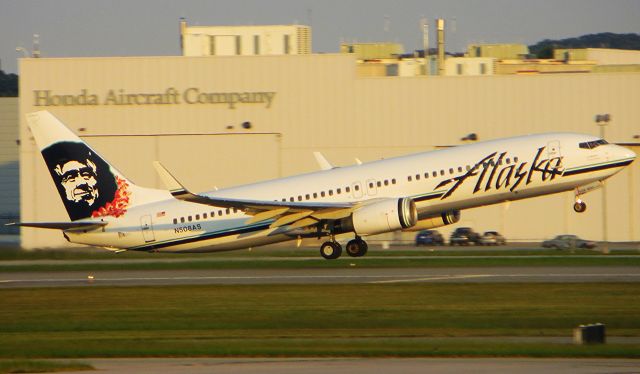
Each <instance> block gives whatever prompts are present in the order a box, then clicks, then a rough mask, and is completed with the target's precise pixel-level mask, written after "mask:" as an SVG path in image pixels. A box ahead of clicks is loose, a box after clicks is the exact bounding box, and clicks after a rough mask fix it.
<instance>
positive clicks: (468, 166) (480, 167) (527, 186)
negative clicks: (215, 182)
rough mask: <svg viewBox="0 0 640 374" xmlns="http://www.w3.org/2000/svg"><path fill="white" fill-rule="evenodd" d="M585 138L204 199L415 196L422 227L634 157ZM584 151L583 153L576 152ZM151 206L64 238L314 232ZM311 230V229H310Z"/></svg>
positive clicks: (514, 142) (118, 244)
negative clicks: (427, 221) (439, 218)
mask: <svg viewBox="0 0 640 374" xmlns="http://www.w3.org/2000/svg"><path fill="white" fill-rule="evenodd" d="M596 141H598V138H596V137H593V136H589V135H580V134H570V133H548V134H540V135H529V136H520V137H514V138H508V139H500V140H493V141H486V142H479V143H476V144H469V145H463V146H458V147H452V148H446V149H442V150H437V151H431V152H424V153H418V154H413V155H409V156H404V157H397V158H392V159H387V160H380V161H375V162H370V163H365V164H362V165H353V166H347V167H340V168H334V169H331V170H323V171H318V172H314V173H309V174H303V175H297V176H291V177H286V178H280V179H275V180H270V181H265V182H259V183H254V184H249V185H243V186H239V187H233V188H227V189H223V190H218V191H211V192H207V193H205V194H204V195H206V196H210V197H218V198H233V199H249V200H262V201H287V202H320V201H322V202H358V201H366V200H372V199H384V198H403V197H410V198H412V199H413V200H414V201H415V203H416V207H417V209H418V214H419V219H423V218H426V217H433V216H435V215H438V214H441V213H443V212H446V211H451V210H462V209H467V208H472V207H478V206H483V205H489V204H496V203H500V202H504V201H510V200H518V199H523V198H527V197H533V196H540V195H546V194H551V193H557V192H562V191H570V190H573V189H576V188H578V187H583V186H587V185H589V184H591V183H593V182H597V181H601V180H604V179H606V178H608V177H610V176H611V175H613V174H615V173H616V172H618V171H619V170H621V169H622V168H623V167H624V166H626V165H628V164H629V163H631V162H632V161H633V159H634V158H635V154H634V153H633V152H631V151H629V150H628V149H626V148H623V147H620V146H617V145H612V144H597V145H596V146H594V147H593V148H590V147H584V144H587V143H589V142H591V143H592V144H596V143H594V142H596ZM581 143H582V144H583V147H581V146H580V144H581ZM155 193H156V194H157V195H158V196H159V197H157V198H156V199H155V200H156V201H155V202H153V203H149V204H144V205H138V206H135V207H132V208H131V209H130V210H129V211H128V212H127V214H126V215H125V216H122V217H118V218H113V217H109V218H108V219H105V220H108V221H109V224H108V225H107V226H105V227H104V228H100V229H96V230H92V231H88V232H86V233H84V232H82V233H81V232H78V231H67V232H65V235H66V236H67V237H68V238H69V240H70V241H72V242H76V243H83V244H89V245H96V246H103V247H110V248H122V249H131V250H152V251H175V252H181V251H202V252H208V251H222V250H232V249H240V248H247V247H253V246H259V245H265V244H270V243H276V242H281V241H286V240H290V239H292V238H295V237H297V236H298V235H303V236H304V235H309V236H310V235H312V234H313V231H312V229H304V228H303V229H288V228H287V227H286V226H284V227H283V226H281V227H276V228H270V227H269V225H270V223H271V222H272V221H270V220H266V221H260V222H256V223H253V224H246V222H247V220H248V219H250V218H251V216H249V215H245V214H244V213H242V212H240V211H234V210H233V209H225V208H216V207H212V206H207V205H203V204H197V203H190V202H185V201H180V200H176V199H174V198H173V196H172V195H171V194H170V193H169V192H164V191H156V192H155ZM310 230H311V231H310Z"/></svg>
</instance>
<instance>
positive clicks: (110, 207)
mask: <svg viewBox="0 0 640 374" xmlns="http://www.w3.org/2000/svg"><path fill="white" fill-rule="evenodd" d="M116 182H117V183H118V190H117V191H116V194H115V196H114V198H113V200H112V201H110V202H108V203H106V204H105V205H104V206H102V207H100V208H98V209H97V210H94V211H93V213H91V217H93V218H95V217H104V216H114V217H116V218H118V217H120V216H121V215H123V214H125V213H126V212H127V207H128V206H129V196H131V192H130V191H129V190H128V187H129V183H127V181H125V180H124V179H121V178H120V177H118V176H117V175H116Z"/></svg>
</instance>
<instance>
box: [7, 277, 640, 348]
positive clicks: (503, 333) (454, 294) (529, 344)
mask: <svg viewBox="0 0 640 374" xmlns="http://www.w3.org/2000/svg"><path fill="white" fill-rule="evenodd" d="M0 300H2V303H1V304H0V320H2V321H3V324H1V325H0V357H6V358H37V357H50V358H70V357H123V356H166V355H169V356H203V355H204V356H281V355H286V356H450V355H453V356H455V355H463V356H536V357H640V344H638V343H637V342H638V340H637V339H635V340H631V341H630V343H628V344H627V343H625V344H621V343H616V344H607V345H602V346H573V345H572V344H568V342H570V339H569V337H570V336H571V333H572V329H573V328H574V327H576V326H577V325H579V324H584V323H594V322H601V323H604V324H605V325H606V326H607V331H608V334H609V336H630V337H639V336H640V319H639V318H637V311H638V310H640V291H638V287H637V284H633V283H612V284H598V283H566V284H556V283H553V284H541V283H535V284H534V283H532V284H505V283H499V284H482V283H479V284H402V285H397V284H394V285H390V284H384V285H383V284H367V285H361V284H360V285H350V284H345V285H257V286H256V285H251V286H246V285H224V286H220V285H215V286H171V287H94V288H59V289H46V288H36V289H2V290H0ZM507 337H509V338H507ZM558 337H564V338H558ZM536 339H542V341H539V340H536Z"/></svg>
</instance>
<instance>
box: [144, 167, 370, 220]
mask: <svg viewBox="0 0 640 374" xmlns="http://www.w3.org/2000/svg"><path fill="white" fill-rule="evenodd" d="M153 164H154V167H155V168H156V171H157V172H158V174H159V175H160V178H161V179H162V181H163V182H164V184H165V185H166V186H167V188H168V189H169V192H171V195H173V197H175V198H176V199H178V200H182V201H188V202H191V203H197V204H204V205H210V206H215V207H221V208H234V209H237V210H241V211H243V212H244V213H245V214H248V215H251V216H253V217H251V218H250V219H249V220H247V224H250V223H255V222H260V221H264V220H268V219H274V218H275V221H274V222H273V223H272V224H271V227H278V226H284V225H293V226H294V227H295V228H298V227H305V226H309V225H312V224H314V223H316V222H318V221H319V220H322V219H328V220H335V219H340V218H345V217H348V216H349V215H350V214H351V212H353V210H354V209H355V208H357V207H359V206H360V203H324V202H287V201H263V200H245V199H230V198H220V197H210V196H204V195H198V194H194V193H192V192H190V191H188V190H187V189H186V188H185V187H184V186H183V185H182V184H181V183H180V182H178V180H177V179H176V178H175V177H174V176H173V175H171V173H169V171H168V170H167V169H166V168H165V167H164V166H162V164H160V163H159V162H157V161H155V162H154V163H153Z"/></svg>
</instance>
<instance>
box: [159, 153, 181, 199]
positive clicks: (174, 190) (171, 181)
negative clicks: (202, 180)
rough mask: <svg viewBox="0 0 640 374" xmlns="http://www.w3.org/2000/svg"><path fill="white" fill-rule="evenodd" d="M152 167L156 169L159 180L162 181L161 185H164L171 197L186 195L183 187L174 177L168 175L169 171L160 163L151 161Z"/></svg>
mask: <svg viewBox="0 0 640 374" xmlns="http://www.w3.org/2000/svg"><path fill="white" fill-rule="evenodd" d="M153 167H155V168H156V172H158V175H159V176H160V179H162V183H164V185H165V186H166V187H167V189H168V190H169V192H171V194H172V195H173V196H177V195H182V194H184V193H188V191H187V189H186V188H184V186H183V185H182V184H180V182H178V180H177V179H176V177H174V176H173V175H171V173H169V171H168V170H167V169H166V168H165V167H164V166H163V165H162V164H161V163H160V162H158V161H153Z"/></svg>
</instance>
